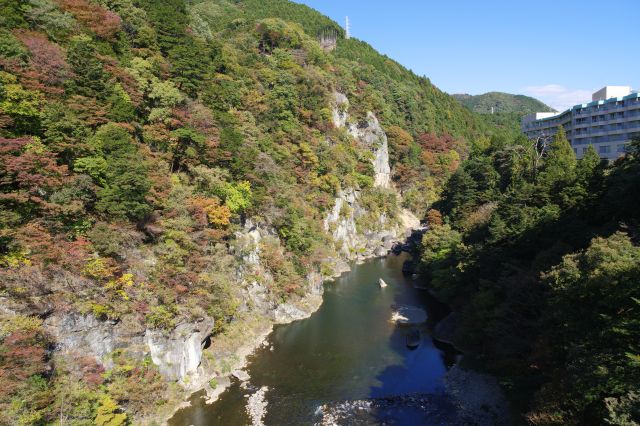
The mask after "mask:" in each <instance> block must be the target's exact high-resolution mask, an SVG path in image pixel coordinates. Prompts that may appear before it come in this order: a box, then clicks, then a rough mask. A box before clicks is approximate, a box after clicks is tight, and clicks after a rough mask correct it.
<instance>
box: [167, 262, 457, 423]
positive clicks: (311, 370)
mask: <svg viewBox="0 0 640 426" xmlns="http://www.w3.org/2000/svg"><path fill="white" fill-rule="evenodd" d="M407 258H408V257H407V255H406V254H401V255H399V256H396V255H389V256H388V257H386V258H381V259H373V260H370V261H367V262H365V263H364V264H361V265H354V266H353V267H352V270H351V271H350V272H348V273H346V274H344V275H343V276H341V277H340V278H337V279H336V280H334V281H331V282H327V283H325V293H324V299H323V304H322V306H321V307H320V309H319V310H318V311H317V312H315V313H314V314H313V315H312V316H311V317H310V318H308V319H305V320H301V321H296V322H294V323H291V324H286V325H280V326H276V327H275V329H274V331H273V333H271V335H270V336H269V338H268V343H269V346H268V347H262V348H260V349H258V350H256V351H255V353H254V354H253V355H252V356H251V357H250V358H249V364H248V367H247V371H248V373H249V374H250V376H251V379H250V380H249V383H248V384H245V385H244V386H241V385H240V383H238V382H237V381H234V382H232V385H231V386H230V387H229V388H228V389H227V390H226V391H225V392H224V393H223V394H222V395H221V396H220V398H219V399H218V400H217V401H216V402H215V403H213V404H210V405H207V404H205V403H204V399H203V398H201V395H196V396H194V397H193V398H192V401H191V402H192V405H191V407H188V408H185V409H183V410H180V411H178V412H177V413H176V415H175V416H174V417H173V418H172V419H171V421H170V425H171V426H182V425H185V426H187V425H194V426H205V425H224V426H244V425H249V424H251V420H250V417H249V416H248V414H247V413H246V409H245V406H246V404H247V398H248V396H249V395H251V394H252V393H254V392H255V391H256V390H257V389H259V388H260V387H263V386H267V387H268V391H267V392H266V395H265V397H266V401H267V412H266V415H265V417H264V423H265V424H266V425H278V426H279V425H305V424H313V423H315V422H317V421H319V417H318V407H319V406H320V405H322V404H325V403H331V402H337V401H343V400H351V399H365V398H379V397H390V396H397V395H403V394H409V393H422V394H424V393H427V394H440V393H441V392H442V389H443V384H442V379H443V377H444V375H445V373H446V371H447V369H448V368H449V367H450V366H451V365H453V363H454V362H455V357H456V355H455V353H454V351H453V350H452V349H451V348H449V347H448V346H446V345H442V344H438V343H435V342H434V341H433V340H432V338H431V335H430V331H429V330H430V326H431V325H432V324H433V322H434V320H435V319H437V318H438V317H441V316H442V315H444V314H445V312H444V309H445V308H443V306H442V305H440V304H438V303H437V302H436V301H435V300H433V298H432V297H431V296H430V295H429V294H428V293H427V292H426V291H425V290H421V289H417V288H415V287H414V282H413V281H412V280H411V278H410V277H405V276H403V274H402V264H403V262H404V261H405V260H406V259H407ZM379 278H382V279H384V280H385V281H386V282H387V283H388V284H389V285H388V287H386V288H384V289H381V288H380V287H379V285H378V280H379ZM393 305H412V306H420V307H423V308H424V309H426V310H427V312H428V314H429V322H428V324H427V325H425V326H421V327H418V329H419V330H420V333H421V341H420V345H419V346H418V348H416V349H413V350H411V349H409V348H408V347H407V345H406V343H407V338H406V336H407V334H408V333H410V332H411V331H410V330H411V329H410V328H407V327H398V326H396V325H394V324H392V323H391V322H390V321H389V319H390V317H391V314H392V311H393ZM414 334H415V332H414ZM214 344H215V343H214ZM391 420H399V419H391ZM415 420H417V419H415ZM392 423H394V424H399V423H402V424H412V419H411V418H408V419H406V418H405V419H404V420H403V421H400V422H399V421H394V422H392Z"/></svg>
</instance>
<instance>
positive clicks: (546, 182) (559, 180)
mask: <svg viewBox="0 0 640 426" xmlns="http://www.w3.org/2000/svg"><path fill="white" fill-rule="evenodd" d="M576 165H577V159H576V155H575V153H574V152H573V149H572V148H571V145H570V144H569V141H568V140H567V136H566V134H565V132H564V128H563V127H562V126H560V127H559V128H558V132H557V133H556V135H555V136H554V138H553V142H552V143H551V147H550V148H549V151H548V152H547V157H546V159H545V162H544V165H543V168H542V173H541V174H540V184H541V185H542V186H544V187H546V188H553V187H555V186H559V185H566V184H568V183H570V182H572V181H573V180H574V179H575V177H576Z"/></svg>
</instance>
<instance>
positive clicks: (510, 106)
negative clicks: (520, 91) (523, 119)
mask: <svg viewBox="0 0 640 426" xmlns="http://www.w3.org/2000/svg"><path fill="white" fill-rule="evenodd" d="M453 97H454V98H456V99H457V100H458V101H459V102H460V103H461V104H462V105H464V106H466V107H467V108H469V109H470V110H471V111H473V112H477V113H478V114H491V113H492V112H493V113H512V112H515V113H518V114H523V115H524V114H532V113H534V112H551V111H553V109H552V108H551V107H549V106H547V105H545V104H544V103H542V102H540V101H539V100H537V99H535V98H532V97H529V96H525V95H512V94H510V93H502V92H489V93H484V94H482V95H475V96H472V95H467V94H455V95H453ZM492 109H493V111H492Z"/></svg>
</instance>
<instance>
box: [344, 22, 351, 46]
mask: <svg viewBox="0 0 640 426" xmlns="http://www.w3.org/2000/svg"><path fill="white" fill-rule="evenodd" d="M346 21H347V23H346V25H345V36H344V38H346V39H347V40H349V39H350V38H351V25H349V17H348V16H347V19H346Z"/></svg>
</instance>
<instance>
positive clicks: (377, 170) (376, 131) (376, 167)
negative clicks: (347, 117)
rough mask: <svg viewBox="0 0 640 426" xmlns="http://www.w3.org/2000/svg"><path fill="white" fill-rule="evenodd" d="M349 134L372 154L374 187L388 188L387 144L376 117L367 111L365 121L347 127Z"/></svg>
mask: <svg viewBox="0 0 640 426" xmlns="http://www.w3.org/2000/svg"><path fill="white" fill-rule="evenodd" d="M349 133H351V135H352V136H353V137H354V138H355V139H356V140H358V141H359V142H360V143H361V144H362V145H364V146H366V147H368V148H369V149H370V150H371V152H372V153H373V160H371V161H372V163H373V173H374V176H373V178H374V186H376V187H380V188H389V187H390V185H391V167H390V166H389V144H388V141H387V135H386V133H385V132H384V130H382V127H381V126H380V123H379V122H378V119H377V118H376V116H375V115H374V114H373V113H372V112H371V111H369V112H368V113H367V118H366V120H363V121H361V122H359V123H357V124H351V125H350V126H349Z"/></svg>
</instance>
